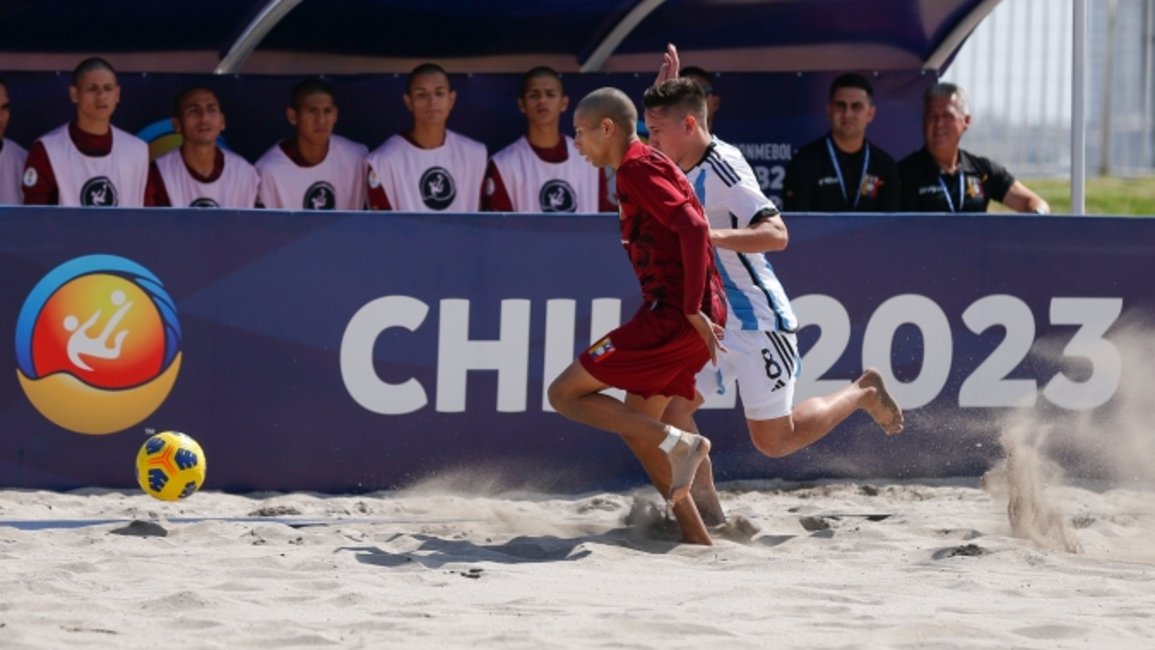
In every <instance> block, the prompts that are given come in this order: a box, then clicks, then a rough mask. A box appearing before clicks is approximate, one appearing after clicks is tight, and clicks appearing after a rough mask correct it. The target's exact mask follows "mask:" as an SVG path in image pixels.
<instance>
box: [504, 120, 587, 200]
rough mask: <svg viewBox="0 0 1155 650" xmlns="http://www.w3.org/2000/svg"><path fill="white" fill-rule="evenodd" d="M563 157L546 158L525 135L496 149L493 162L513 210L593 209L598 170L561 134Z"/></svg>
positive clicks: (570, 139)
mask: <svg viewBox="0 0 1155 650" xmlns="http://www.w3.org/2000/svg"><path fill="white" fill-rule="evenodd" d="M565 145H566V152H567V154H568V155H567V156H566V159H565V161H563V162H558V163H552V162H546V161H544V160H542V159H541V157H540V156H538V155H537V153H536V152H534V150H533V147H532V146H530V144H529V140H527V139H526V137H525V136H521V137H520V138H518V139H517V140H516V141H515V142H514V143H513V144H511V145H509V146H508V147H506V148H504V149H502V150H501V151H499V152H497V153H496V154H494V156H493V164H494V166H496V167H497V171H498V173H499V174H501V180H502V182H503V183H504V184H505V189H506V191H507V192H508V193H509V200H510V201H511V202H512V203H513V209H514V211H515V212H597V211H598V174H600V173H601V171H600V170H599V169H598V168H596V167H594V166H593V165H591V164H589V163H588V162H586V160H585V159H584V158H582V156H581V154H580V153H578V150H577V149H576V148H575V147H574V145H573V139H572V138H570V137H569V136H565Z"/></svg>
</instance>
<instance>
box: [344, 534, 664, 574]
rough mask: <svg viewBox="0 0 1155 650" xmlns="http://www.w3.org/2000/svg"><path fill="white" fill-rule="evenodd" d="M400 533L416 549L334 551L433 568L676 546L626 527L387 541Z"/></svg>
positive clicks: (658, 551) (656, 550)
mask: <svg viewBox="0 0 1155 650" xmlns="http://www.w3.org/2000/svg"><path fill="white" fill-rule="evenodd" d="M400 537H409V538H411V539H414V540H418V541H419V542H420V544H419V545H418V546H417V548H416V549H413V550H410V551H404V552H393V551H387V550H385V549H383V548H381V547H380V546H342V547H338V548H337V549H336V551H348V552H352V553H355V555H354V557H355V558H356V560H357V561H358V562H361V563H363V564H372V565H374V566H382V567H388V568H396V567H401V566H405V565H409V564H413V563H416V564H419V565H421V566H423V567H425V568H428V569H436V568H440V567H441V566H443V565H445V564H449V563H461V562H496V563H500V564H523V563H529V562H574V561H577V560H581V559H583V558H586V557H588V556H590V555H591V554H592V553H593V550H591V549H590V548H588V547H587V545H588V544H603V545H608V546H618V547H621V546H628V547H629V548H631V549H633V550H636V551H641V552H644V553H654V554H662V553H667V552H669V551H670V550H671V549H673V548H675V547H677V546H678V544H677V542H676V541H666V540H658V539H652V538H648V539H640V538H639V537H638V535H637V534H636V532H635V531H631V529H628V528H620V529H616V530H610V531H607V532H605V533H602V534H599V535H586V536H582V537H575V538H568V539H567V538H561V537H555V536H553V535H538V536H519V537H514V538H513V539H510V540H509V541H506V542H502V543H500V544H478V543H476V542H472V541H470V540H466V539H444V538H441V537H435V536H433V535H425V534H410V535H403V534H401V533H398V534H397V535H395V536H394V537H393V538H391V539H390V540H389V541H393V540H395V539H398V538H400Z"/></svg>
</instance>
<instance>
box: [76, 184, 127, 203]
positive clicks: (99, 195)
mask: <svg viewBox="0 0 1155 650" xmlns="http://www.w3.org/2000/svg"><path fill="white" fill-rule="evenodd" d="M80 205H84V206H93V207H98V208H112V207H115V206H117V205H120V202H119V201H117V197H116V186H115V185H113V184H112V181H111V180H109V179H108V177H107V176H97V177H96V178H90V179H88V182H87V183H85V184H84V187H82V188H80Z"/></svg>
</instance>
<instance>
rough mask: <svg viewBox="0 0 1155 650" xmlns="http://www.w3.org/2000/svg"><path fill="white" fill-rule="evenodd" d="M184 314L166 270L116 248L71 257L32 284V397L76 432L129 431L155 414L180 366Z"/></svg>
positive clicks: (27, 382)
mask: <svg viewBox="0 0 1155 650" xmlns="http://www.w3.org/2000/svg"><path fill="white" fill-rule="evenodd" d="M180 340H181V331H180V323H179V322H177V317H176V305H175V304H174V303H173V301H172V298H170V297H169V296H168V294H167V293H166V292H165V290H164V285H163V284H162V283H161V281H160V279H159V278H157V277H156V276H155V275H153V274H152V272H151V271H149V270H148V269H146V268H144V267H143V266H141V265H139V264H137V263H136V262H133V261H131V260H128V259H125V258H123V257H117V256H115V255H87V256H85V257H78V258H76V259H74V260H70V261H68V262H65V263H64V264H61V265H60V266H58V267H56V268H55V269H53V270H52V271H50V272H49V273H48V275H45V276H44V278H42V279H41V280H40V282H38V283H37V284H36V286H35V287H33V289H32V292H31V293H30V294H29V295H28V298H27V299H25V301H24V306H23V307H22V308H21V310H20V315H19V317H17V320H16V362H17V365H18V368H17V371H16V375H17V378H18V379H19V380H20V386H21V387H22V388H23V389H24V394H25V395H27V396H28V400H29V401H30V402H32V405H33V406H35V407H36V410H38V411H40V413H41V414H42V415H43V416H44V417H46V418H48V419H49V420H51V421H52V422H53V423H55V424H57V425H58V426H61V427H63V428H65V429H68V430H70V431H75V432H77V433H87V434H105V433H113V432H116V431H123V430H124V429H127V428H129V427H131V426H133V425H135V424H138V423H140V422H141V421H142V420H144V419H145V418H146V417H148V416H149V415H151V414H152V413H153V411H155V410H156V409H157V408H158V407H159V406H160V405H161V404H162V403H164V400H165V398H167V397H168V394H169V392H170V391H171V390H172V387H173V384H174V383H176V377H177V375H178V374H179V373H180V361H181V353H180Z"/></svg>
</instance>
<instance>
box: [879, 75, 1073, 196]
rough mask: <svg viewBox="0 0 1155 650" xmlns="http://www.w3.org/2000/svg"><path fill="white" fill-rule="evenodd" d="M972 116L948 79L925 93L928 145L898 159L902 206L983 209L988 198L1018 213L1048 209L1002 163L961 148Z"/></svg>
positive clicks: (924, 126)
mask: <svg viewBox="0 0 1155 650" xmlns="http://www.w3.org/2000/svg"><path fill="white" fill-rule="evenodd" d="M970 122H971V116H970V110H969V108H968V105H967V96H966V92H965V91H963V89H962V88H960V87H958V86H956V85H955V84H952V83H938V84H935V85H934V86H931V87H930V89H928V90H927V91H926V95H925V96H924V97H923V114H922V130H923V136H924V137H925V139H926V145H925V146H924V147H923V148H922V149H919V150H918V151H916V152H914V153H912V154H910V155H909V156H907V157H906V158H903V159H902V162H901V163H899V171H900V172H901V174H902V209H903V210H906V211H908V212H986V210H987V206H989V205H990V203H991V200H995V201H998V202H1000V203H1002V204H1003V205H1006V206H1007V207H1008V208H1011V209H1012V210H1016V211H1018V212H1037V213H1040V214H1048V213H1050V211H1051V206H1049V205H1047V202H1046V201H1045V200H1043V199H1042V198H1041V197H1040V196H1039V195H1037V194H1035V193H1034V192H1032V191H1031V190H1029V189H1027V186H1025V185H1023V184H1022V183H1020V182H1019V181H1016V180H1015V177H1014V176H1011V174H1010V172H1008V171H1007V170H1006V168H1004V167H1003V166H1002V165H1000V164H998V163H996V162H994V161H992V160H990V159H988V158H983V157H982V156H976V155H974V154H972V153H970V152H967V151H964V150H962V149H960V148H959V143H960V142H961V140H962V135H963V133H966V130H967V128H968V127H969V126H970Z"/></svg>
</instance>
